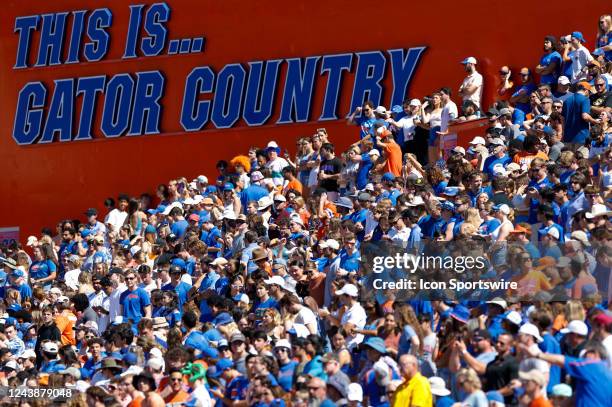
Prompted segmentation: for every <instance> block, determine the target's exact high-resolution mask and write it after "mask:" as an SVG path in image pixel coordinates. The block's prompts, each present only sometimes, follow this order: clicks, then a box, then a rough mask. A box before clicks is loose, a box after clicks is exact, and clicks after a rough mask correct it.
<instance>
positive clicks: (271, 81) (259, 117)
mask: <svg viewBox="0 0 612 407" xmlns="http://www.w3.org/2000/svg"><path fill="white" fill-rule="evenodd" d="M281 62H283V61H282V59H274V60H271V61H266V72H265V74H264V75H263V81H262V71H263V65H264V63H263V61H256V62H249V80H248V81H247V88H246V96H245V100H244V112H243V114H242V117H243V119H244V121H245V122H246V124H248V125H249V126H260V125H262V124H264V123H265V122H266V121H267V120H268V119H269V118H270V116H272V106H273V103H274V92H275V91H276V81H277V79H278V71H279V67H280V64H281ZM262 82H263V89H262V85H261V83H262Z"/></svg>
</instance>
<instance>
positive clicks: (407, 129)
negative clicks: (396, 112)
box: [397, 115, 418, 141]
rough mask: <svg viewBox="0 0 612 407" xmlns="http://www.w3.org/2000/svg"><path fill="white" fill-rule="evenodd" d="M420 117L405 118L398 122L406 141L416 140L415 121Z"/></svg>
mask: <svg viewBox="0 0 612 407" xmlns="http://www.w3.org/2000/svg"><path fill="white" fill-rule="evenodd" d="M416 117H418V116H412V115H410V116H404V117H402V118H401V119H399V120H398V121H397V125H398V127H399V128H401V130H402V132H403V135H404V141H410V140H412V139H413V138H414V132H415V130H416V125H415V124H414V119H415V118H416Z"/></svg>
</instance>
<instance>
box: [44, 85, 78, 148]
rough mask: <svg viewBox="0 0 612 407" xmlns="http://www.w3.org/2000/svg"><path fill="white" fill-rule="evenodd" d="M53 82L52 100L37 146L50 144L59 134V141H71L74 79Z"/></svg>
mask: <svg viewBox="0 0 612 407" xmlns="http://www.w3.org/2000/svg"><path fill="white" fill-rule="evenodd" d="M54 82H55V89H54V90H53V98H52V99H51V105H50V106H49V113H48V114H47V121H46V123H45V130H44V131H43V135H42V137H41V139H40V141H39V142H38V143H39V144H45V143H52V142H53V140H54V138H55V135H56V133H57V134H59V141H70V140H72V120H73V118H74V99H73V95H74V79H73V78H69V79H58V80H55V81H54Z"/></svg>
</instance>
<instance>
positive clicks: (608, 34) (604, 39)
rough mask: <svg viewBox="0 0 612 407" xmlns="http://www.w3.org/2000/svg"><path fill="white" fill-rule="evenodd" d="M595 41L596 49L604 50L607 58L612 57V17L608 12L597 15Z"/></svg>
mask: <svg viewBox="0 0 612 407" xmlns="http://www.w3.org/2000/svg"><path fill="white" fill-rule="evenodd" d="M595 43H596V45H597V48H598V49H601V50H602V51H604V52H605V56H606V59H607V60H610V59H612V17H611V16H610V14H604V15H602V16H601V17H599V25H598V26H597V40H596V41H595Z"/></svg>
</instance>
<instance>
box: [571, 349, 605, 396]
mask: <svg viewBox="0 0 612 407" xmlns="http://www.w3.org/2000/svg"><path fill="white" fill-rule="evenodd" d="M565 371H566V372H567V373H568V374H569V375H570V376H572V377H573V378H574V379H575V382H576V393H575V395H576V400H575V402H576V407H607V406H609V405H610V400H612V386H610V383H612V370H610V369H608V366H607V365H606V362H605V361H599V360H594V359H578V358H573V357H570V356H566V357H565Z"/></svg>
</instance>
